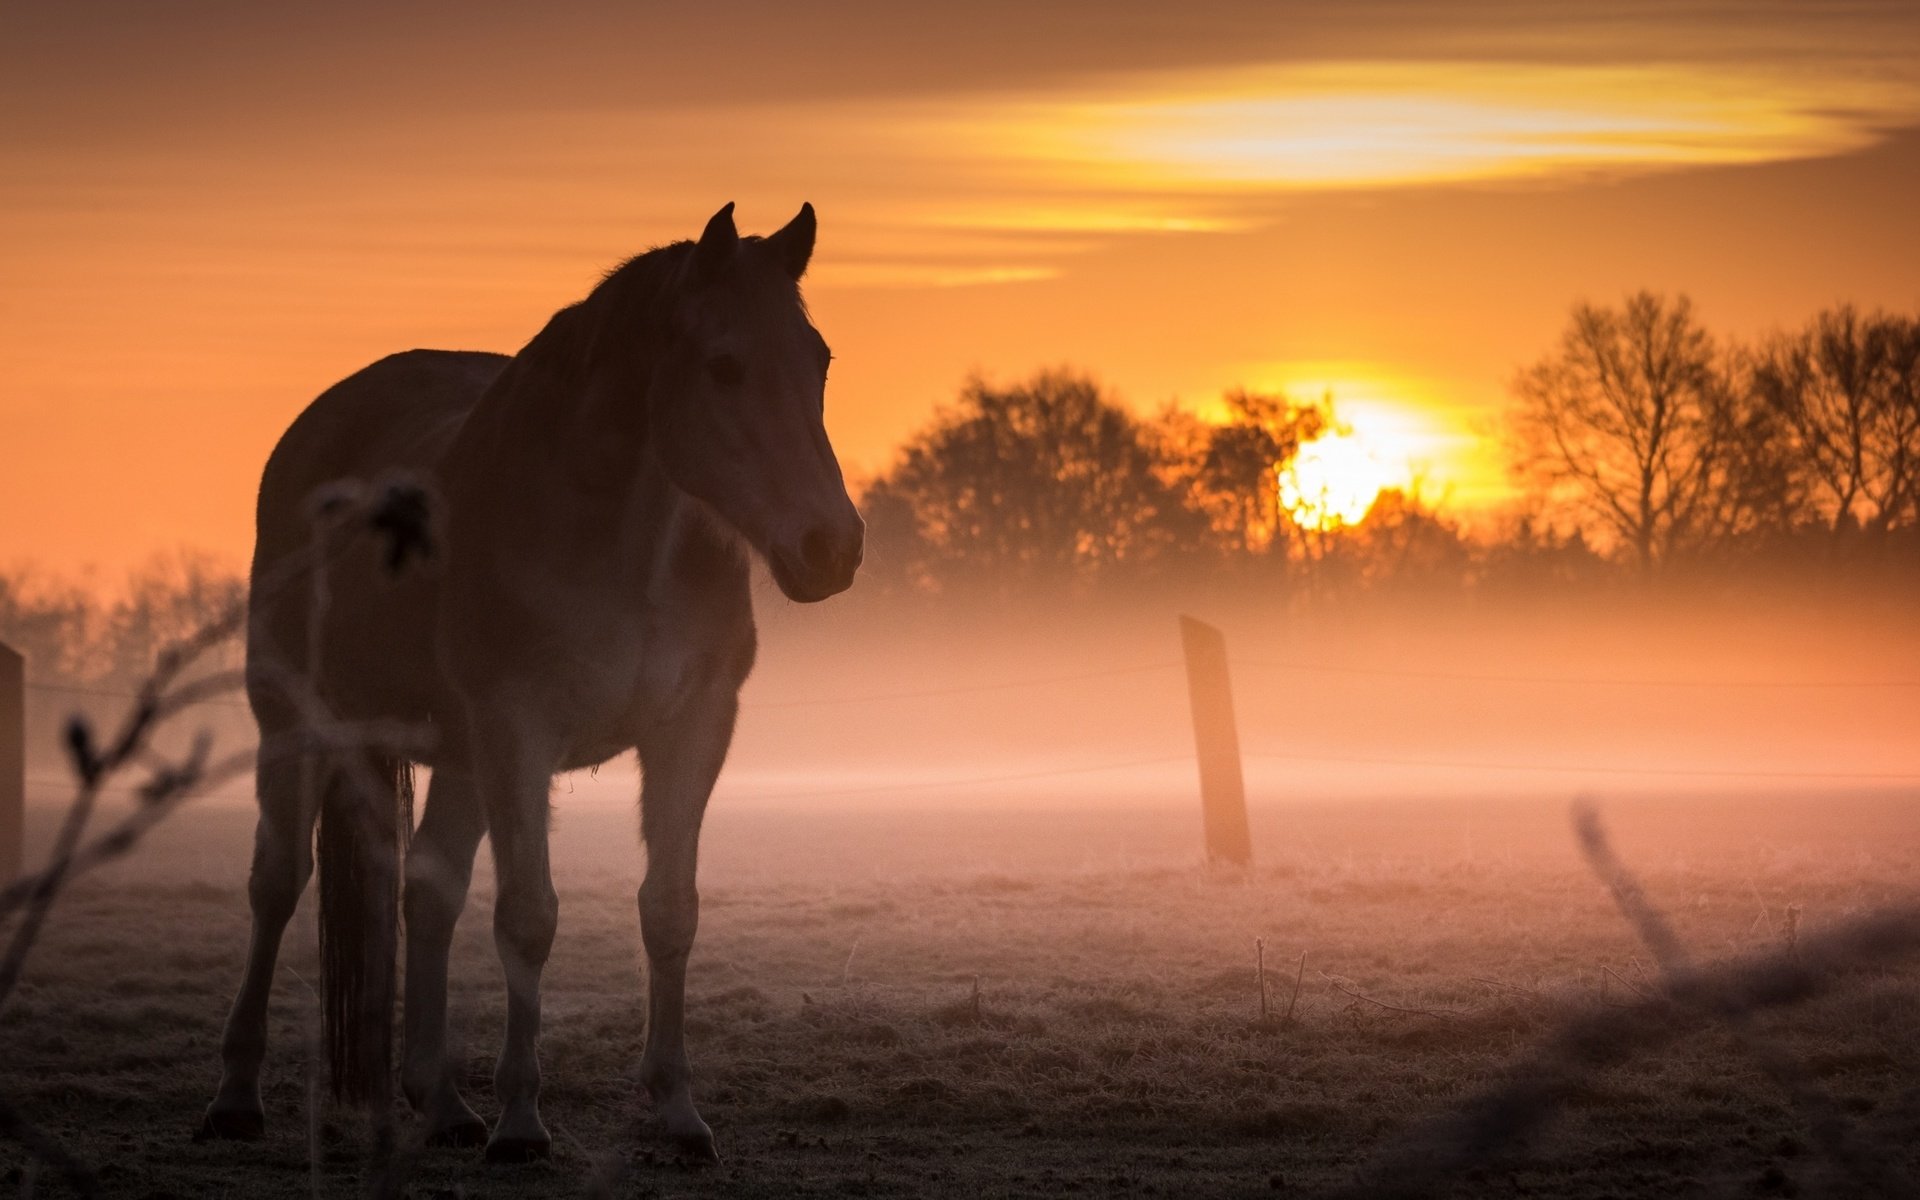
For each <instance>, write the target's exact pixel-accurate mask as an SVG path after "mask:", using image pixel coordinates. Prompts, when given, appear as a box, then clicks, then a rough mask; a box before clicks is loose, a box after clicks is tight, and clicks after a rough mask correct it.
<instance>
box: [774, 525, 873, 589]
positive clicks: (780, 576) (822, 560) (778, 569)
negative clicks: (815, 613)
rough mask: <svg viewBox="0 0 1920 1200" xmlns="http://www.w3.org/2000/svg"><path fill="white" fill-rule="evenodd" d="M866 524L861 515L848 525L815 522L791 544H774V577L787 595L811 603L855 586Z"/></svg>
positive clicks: (863, 550) (863, 552)
mask: <svg viewBox="0 0 1920 1200" xmlns="http://www.w3.org/2000/svg"><path fill="white" fill-rule="evenodd" d="M866 533H867V531H866V526H865V524H864V523H862V522H861V521H860V520H859V519H858V518H855V519H854V521H853V522H852V523H851V524H848V525H837V524H836V525H816V526H814V527H813V528H811V529H809V530H807V531H806V532H805V533H804V534H802V535H801V536H800V539H799V541H798V542H797V543H795V544H792V545H790V546H775V547H774V548H773V549H772V551H771V552H770V553H769V554H768V555H767V566H768V567H770V568H771V569H772V571H773V581H774V582H775V583H777V584H779V585H780V590H781V591H782V592H785V593H786V595H787V599H789V600H795V601H798V602H800V603H802V604H811V603H813V602H815V601H818V600H825V599H826V598H827V597H828V596H835V595H838V594H840V593H841V592H844V591H846V590H847V589H848V588H849V587H852V586H853V577H854V574H855V573H856V572H858V571H859V570H860V560H861V558H862V557H863V556H864V554H865V546H866Z"/></svg>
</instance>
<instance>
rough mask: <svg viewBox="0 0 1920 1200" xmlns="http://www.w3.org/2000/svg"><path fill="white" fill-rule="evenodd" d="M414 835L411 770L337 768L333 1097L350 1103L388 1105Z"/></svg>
mask: <svg viewBox="0 0 1920 1200" xmlns="http://www.w3.org/2000/svg"><path fill="white" fill-rule="evenodd" d="M376 784H377V785H378V786H377V787H376V786H375V785H376ZM370 791H371V794H369V792H370ZM412 829H413V768H412V765H411V764H410V763H408V762H406V761H405V760H404V759H395V758H391V757H387V756H384V755H373V756H371V757H370V758H369V759H368V760H367V762H366V768H365V770H362V771H346V770H343V771H338V772H336V773H335V774H334V777H333V778H332V779H331V780H330V781H329V782H328V785H327V787H326V789H325V791H324V792H323V793H322V795H321V800H320V832H319V835H318V850H319V860H320V861H319V868H320V979H321V985H320V986H321V990H322V992H323V993H324V994H325V1003H324V1005H323V1006H322V1008H323V1012H324V1014H325V1021H324V1025H325V1028H326V1036H327V1065H328V1068H329V1074H330V1076H331V1078H332V1080H333V1094H334V1096H335V1097H336V1098H338V1099H340V1100H343V1101H347V1102H349V1103H355V1104H368V1103H373V1104H379V1103H384V1102H385V1100H386V1098H387V1094H388V1089H390V1088H391V1087H392V1078H393V1006H394V993H395V991H396V990H397V989H396V976H397V974H398V970H397V967H396V959H397V957H398V952H399V941H400V937H399V933H400V866H401V858H402V856H403V855H404V854H405V853H406V841H407V837H408V835H409V834H410V833H411V832H412Z"/></svg>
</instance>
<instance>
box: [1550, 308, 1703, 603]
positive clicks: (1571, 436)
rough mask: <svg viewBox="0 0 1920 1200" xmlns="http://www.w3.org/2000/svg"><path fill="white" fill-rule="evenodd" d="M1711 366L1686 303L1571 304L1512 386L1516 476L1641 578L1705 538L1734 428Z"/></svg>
mask: <svg viewBox="0 0 1920 1200" xmlns="http://www.w3.org/2000/svg"><path fill="white" fill-rule="evenodd" d="M1720 357H1721V356H1720V353H1719V350H1718V349H1717V347H1716V346H1715V344H1714V341H1713V338H1712V337H1711V336H1710V335H1709V334H1708V333H1707V331H1706V330H1705V329H1704V328H1702V327H1701V326H1700V324H1699V323H1698V321H1697V320H1696V319H1695V317H1694V313H1693V304H1692V302H1691V301H1689V300H1688V299H1687V298H1686V297H1685V296H1679V297H1675V298H1673V299H1668V298H1666V297H1663V296H1657V295H1654V294H1653V293H1650V292H1644V291H1643V292H1636V293H1635V294H1633V295H1631V296H1628V297H1627V298H1626V301H1625V302H1624V303H1623V304H1622V305H1621V306H1620V307H1619V308H1605V307H1598V306H1595V305H1591V304H1581V305H1578V306H1576V307H1575V308H1574V310H1573V316H1572V319H1571V321H1570V322H1569V324H1568V327H1567V330H1566V332H1565V334H1564V335H1562V337H1561V342H1560V347H1559V349H1558V350H1557V351H1555V352H1554V353H1553V354H1551V355H1549V356H1548V357H1546V358H1545V359H1543V360H1541V361H1540V362H1539V363H1536V364H1535V365H1534V366H1532V367H1530V368H1528V369H1527V370H1525V371H1523V372H1522V373H1521V374H1520V376H1519V377H1518V378H1517V379H1516V380H1515V382H1514V384H1513V392H1514V395H1515V398H1516V399H1517V401H1518V405H1517V408H1516V413H1515V416H1514V423H1513V428H1512V432H1513V434H1514V441H1515V443H1516V445H1515V449H1516V451H1517V463H1518V466H1519V468H1520V470H1521V472H1522V473H1523V475H1525V476H1526V477H1527V478H1528V479H1529V481H1530V482H1532V483H1533V484H1535V485H1536V486H1537V487H1538V488H1540V489H1541V490H1542V491H1543V492H1545V493H1546V494H1547V496H1548V497H1549V498H1551V499H1552V500H1554V501H1557V502H1560V503H1564V504H1567V505H1570V506H1572V507H1573V508H1574V509H1575V510H1576V511H1577V513H1578V514H1579V515H1580V517H1581V518H1582V521H1583V523H1584V524H1586V525H1588V526H1589V527H1590V528H1593V529H1595V531H1596V532H1601V533H1604V534H1606V535H1609V539H1610V540H1614V541H1617V542H1618V543H1620V544H1621V545H1624V546H1625V547H1626V548H1627V549H1628V551H1629V552H1630V553H1631V555H1632V557H1633V559H1634V561H1635V562H1637V563H1638V564H1639V565H1640V566H1641V567H1642V568H1647V567H1651V566H1652V565H1653V564H1654V563H1656V562H1659V561H1661V560H1663V559H1664V558H1666V557H1667V556H1668V555H1669V554H1671V553H1672V552H1673V551H1674V550H1675V549H1676V548H1679V547H1684V546H1686V545H1688V544H1690V543H1692V542H1693V541H1695V540H1696V539H1698V538H1700V537H1702V536H1705V535H1708V534H1710V533H1713V532H1715V531H1716V530H1717V527H1719V526H1721V525H1723V524H1724V521H1725V515H1726V514H1725V512H1724V510H1723V506H1724V503H1725V500H1726V490H1727V489H1726V483H1727V479H1726V467H1727V458H1728V447H1729V443H1730V441H1731V438H1732V433H1733V430H1734V428H1735V424H1736V423H1735V421H1734V420H1733V414H1732V403H1731V401H1732V393H1731V389H1730V388H1729V387H1728V384H1727V378H1726V373H1725V371H1724V370H1723V369H1722V367H1721V365H1720Z"/></svg>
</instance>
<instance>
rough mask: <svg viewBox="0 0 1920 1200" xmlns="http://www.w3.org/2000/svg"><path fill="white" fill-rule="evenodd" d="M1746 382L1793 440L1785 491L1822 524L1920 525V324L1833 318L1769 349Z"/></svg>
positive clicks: (1845, 309)
mask: <svg viewBox="0 0 1920 1200" xmlns="http://www.w3.org/2000/svg"><path fill="white" fill-rule="evenodd" d="M1748 378H1749V384H1750V387H1751V389H1752V391H1753V394H1754V396H1755V397H1756V398H1757V400H1758V401H1759V403H1760V405H1761V406H1762V407H1763V409H1764V411H1765V412H1766V413H1767V414H1768V415H1770V416H1771V417H1772V418H1774V419H1775V420H1776V421H1777V422H1778V423H1779V424H1780V426H1781V427H1782V430H1783V432H1784V435H1785V438H1786V439H1787V445H1788V451H1787V454H1786V455H1785V456H1784V457H1783V460H1782V462H1783V469H1784V473H1785V474H1786V475H1787V476H1788V478H1787V479H1785V480H1783V481H1782V483H1781V485H1780V486H1781V487H1782V489H1783V490H1785V489H1797V490H1802V491H1803V492H1804V500H1805V503H1806V504H1807V505H1808V506H1809V507H1810V508H1811V510H1812V515H1813V516H1814V517H1815V518H1816V519H1818V520H1819V521H1820V522H1821V523H1822V524H1824V525H1825V526H1826V527H1827V528H1829V529H1832V530H1834V531H1836V532H1839V531H1844V530H1848V529H1859V530H1865V531H1869V532H1874V533H1885V532H1887V531H1888V530H1889V529H1893V528H1897V527H1898V526H1900V525H1901V524H1903V523H1912V522H1914V521H1915V520H1916V519H1920V321H1915V320H1910V319H1907V318H1904V317H1898V316H1888V315H1886V314H1883V313H1873V314H1870V315H1867V316H1862V315H1861V314H1860V313H1858V312H1856V311H1855V310H1854V308H1853V307H1852V306H1851V305H1843V306H1841V307H1839V308H1835V309H1829V310H1827V311H1826V312H1823V313H1820V314H1819V315H1818V316H1816V317H1815V318H1814V319H1813V321H1812V322H1811V323H1810V324H1809V325H1808V326H1807V328H1806V329H1804V330H1802V331H1800V332H1799V333H1795V334H1792V335H1788V336H1782V337H1777V338H1774V339H1773V340H1772V341H1770V342H1769V343H1767V344H1766V345H1765V346H1764V347H1762V349H1761V350H1760V351H1759V352H1758V353H1757V354H1756V355H1755V356H1754V359H1753V364H1752V368H1751V371H1750V373H1749V376H1748Z"/></svg>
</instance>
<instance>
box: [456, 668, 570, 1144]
mask: <svg viewBox="0 0 1920 1200" xmlns="http://www.w3.org/2000/svg"><path fill="white" fill-rule="evenodd" d="M506 711H508V712H527V711H534V710H532V709H531V708H527V707H524V706H523V707H519V708H514V709H509V710H506ZM527 724H528V722H525V721H523V720H516V719H513V718H511V717H508V718H506V719H501V720H497V721H489V720H486V719H484V718H476V719H475V721H474V722H473V731H474V735H475V736H474V738H473V762H474V765H475V772H474V774H475V779H474V782H475V785H476V786H477V787H478V788H479V789H480V793H481V798H482V800H483V802H484V806H485V809H486V816H487V834H488V837H489V839H490V840H491V842H492V845H493V870H494V877H495V880H496V885H497V888H498V891H497V892H496V893H495V897H494V905H493V940H494V945H495V946H496V948H497V949H498V950H499V954H500V965H501V967H502V968H503V970H504V974H505V975H506V980H507V1036H506V1040H505V1042H504V1043H503V1044H502V1045H501V1047H500V1058H499V1060H498V1062H497V1063H496V1064H495V1066H494V1070H493V1090H494V1095H495V1097H496V1098H497V1099H498V1100H499V1101H500V1119H499V1120H498V1121H497V1122H496V1123H495V1124H494V1127H493V1135H492V1137H490V1138H489V1139H488V1141H487V1152H486V1153H487V1160H488V1161H489V1162H525V1161H528V1160H530V1159H536V1158H544V1157H546V1155H547V1154H548V1153H549V1151H550V1150H551V1149H552V1146H553V1139H552V1138H551V1137H550V1136H548V1134H547V1127H546V1126H545V1125H543V1124H542V1123H541V1121H540V1054H539V1041H540V975H541V972H542V971H543V970H544V969H545V968H546V965H547V955H548V954H549V953H550V952H551V951H552V949H553V934H554V928H555V926H556V925H557V923H558V921H559V916H560V901H559V897H558V896H557V895H556V894H555V892H554V890H553V872H552V868H551V865H550V863H549V861H548V858H547V804H548V800H547V789H548V787H549V785H550V784H551V783H552V780H553V769H554V765H555V763H556V761H557V754H555V753H549V750H550V749H551V746H550V743H549V740H548V739H545V738H542V737H540V736H538V735H537V734H535V733H534V732H533V731H531V730H529V729H528V728H527Z"/></svg>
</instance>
